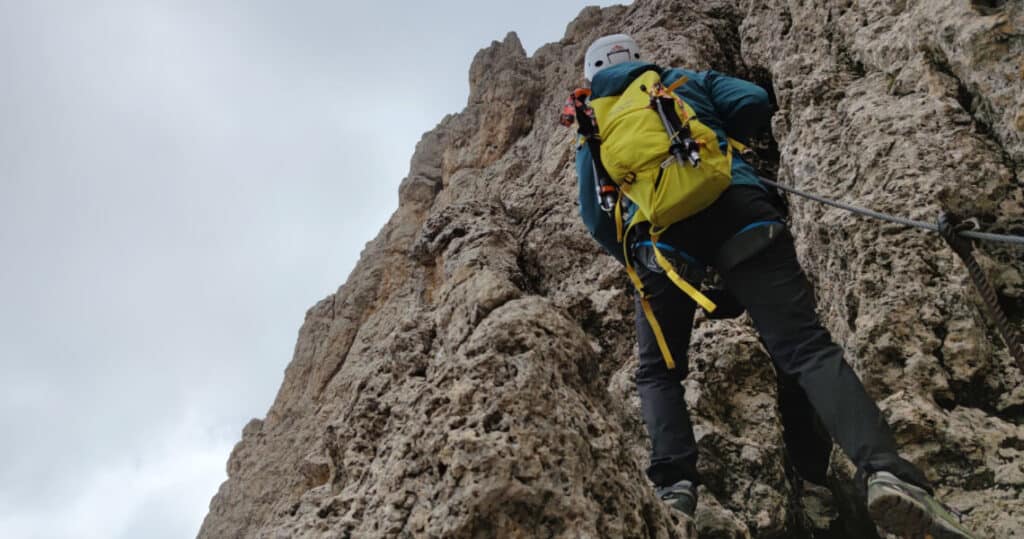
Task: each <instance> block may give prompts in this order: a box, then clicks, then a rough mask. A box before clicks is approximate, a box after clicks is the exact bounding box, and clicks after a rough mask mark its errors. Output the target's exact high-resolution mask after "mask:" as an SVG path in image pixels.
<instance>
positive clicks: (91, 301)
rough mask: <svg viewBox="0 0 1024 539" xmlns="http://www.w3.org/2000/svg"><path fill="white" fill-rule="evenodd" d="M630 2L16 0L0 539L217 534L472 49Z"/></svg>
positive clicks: (6, 196) (0, 169)
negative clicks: (250, 445)
mask: <svg viewBox="0 0 1024 539" xmlns="http://www.w3.org/2000/svg"><path fill="white" fill-rule="evenodd" d="M612 3H617V2H610V1H590V2H581V1H569V0H519V1H516V2H480V1H450V2H445V1H440V2H411V1H410V2H402V3H392V2H373V1H363V2H349V1H346V0H338V1H314V0H304V1H295V2H284V1H276V2H271V1H266V0H262V1H253V0H248V1H244V2H243V1H212V0H208V1H172V0H164V1H162V2H151V1H145V0H90V1H84V0H82V1H72V0H68V1H55V0H32V1H29V0H0V368H2V372H0V433H2V436H3V443H2V444H0V463H2V464H0V537H5V538H7V537H11V538H58V537H59V538H64V537H75V538H90V537H97V538H118V537H124V538H161V537H168V538H170V537H174V538H179V537H191V536H194V535H195V533H196V532H197V531H198V529H199V525H200V523H201V521H202V518H203V516H204V515H205V514H206V510H207V506H208V503H209V500H210V498H211V497H212V496H213V494H214V493H215V492H216V489H217V487H218V485H219V484H220V483H221V482H222V481H223V480H224V479H225V478H226V475H225V471H224V469H225V464H226V462H227V458H228V454H229V452H230V450H231V448H232V446H233V445H234V443H235V442H236V441H237V440H238V439H239V438H240V435H241V428H242V426H243V425H244V424H245V423H246V422H247V421H248V420H249V419H250V418H252V417H263V415H264V414H265V413H266V411H267V408H268V407H269V406H270V404H271V402H272V400H273V397H274V395H275V393H276V391H277V388H278V386H279V385H280V384H281V381H282V377H283V371H284V368H285V366H286V365H287V363H288V361H289V360H290V359H291V355H292V348H293V346H294V344H295V338H296V334H297V331H298V328H299V326H300V325H301V323H302V319H303V315H304V313H305V310H306V309H307V308H308V307H309V306H311V305H312V304H313V303H315V302H316V301H318V300H319V299H321V298H323V297H324V296H326V295H327V294H330V293H332V292H333V291H335V290H336V289H337V287H338V286H339V285H341V284H342V283H343V282H344V281H345V279H346V278H347V276H348V274H349V272H350V271H351V269H352V267H353V265H354V264H355V261H356V259H357V257H358V255H359V252H360V250H361V249H362V248H363V245H364V244H365V243H366V242H367V241H369V240H370V239H371V238H372V237H373V236H374V235H375V234H376V232H377V230H378V229H379V228H380V226H381V225H382V224H383V223H384V222H385V221H386V220H387V218H388V216H390V214H391V213H392V212H393V211H394V209H395V207H396V205H397V201H398V197H397V187H398V183H399V182H400V181H401V179H402V177H403V176H404V175H405V173H406V172H407V171H408V164H409V158H410V157H411V156H412V151H413V147H414V145H415V143H416V141H417V140H419V137H420V135H421V134H422V133H423V132H424V131H427V130H429V129H431V128H432V127H433V126H434V125H436V123H437V122H438V121H439V120H440V119H441V118H442V117H443V116H444V115H445V114H447V113H451V112H457V111H459V110H461V109H462V107H463V106H464V105H465V101H466V96H467V94H468V82H467V75H468V69H469V64H470V61H471V60H472V57H473V54H474V53H475V52H476V51H477V50H479V49H480V48H482V47H485V46H487V45H488V44H489V43H490V42H491V41H492V40H495V39H499V40H500V39H502V38H503V37H504V35H505V33H506V32H507V31H509V30H514V31H516V32H517V33H518V34H519V36H520V38H521V39H522V41H523V43H524V45H525V47H526V49H527V52H528V53H532V52H533V51H534V50H535V49H536V48H537V47H539V46H540V45H542V44H544V43H547V42H550V41H555V40H558V39H559V38H561V37H562V35H563V32H564V30H565V26H566V24H567V23H568V22H569V21H571V20H572V18H573V17H575V15H576V14H577V13H578V12H579V10H580V9H582V7H583V6H584V5H586V4H600V5H609V4H612ZM357 189H358V191H357Z"/></svg>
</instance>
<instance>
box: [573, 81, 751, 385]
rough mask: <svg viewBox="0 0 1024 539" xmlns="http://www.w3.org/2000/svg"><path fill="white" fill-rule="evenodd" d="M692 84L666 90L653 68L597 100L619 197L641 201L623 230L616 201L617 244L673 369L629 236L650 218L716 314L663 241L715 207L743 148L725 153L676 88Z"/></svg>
mask: <svg viewBox="0 0 1024 539" xmlns="http://www.w3.org/2000/svg"><path fill="white" fill-rule="evenodd" d="M685 82H686V78H685V77H681V78H680V79H679V80H677V81H675V82H674V83H673V84H672V85H671V86H668V87H666V86H665V85H663V84H662V82H661V76H660V75H659V74H658V72H657V71H646V72H644V73H643V74H641V75H640V76H639V77H637V78H636V79H635V80H633V82H632V83H630V85H629V86H628V87H627V88H626V90H625V91H623V92H622V93H621V94H619V95H614V96H607V97H599V98H595V99H593V100H591V101H590V105H591V107H593V110H594V117H595V119H596V120H597V122H596V123H597V125H598V128H599V130H600V160H601V163H602V164H603V165H604V168H605V170H607V172H608V176H609V177H610V178H611V179H612V181H613V182H615V183H616V184H617V185H618V186H619V192H620V194H621V195H624V196H626V197H627V198H629V200H631V201H632V202H633V203H634V204H636V206H637V211H636V214H635V216H634V218H633V219H632V220H631V221H630V222H629V224H628V226H626V227H625V230H624V224H623V222H622V212H621V204H616V205H615V225H616V231H617V236H618V241H619V242H620V243H622V247H623V252H624V255H625V260H626V271H627V272H628V273H629V277H630V279H631V280H632V282H633V285H634V286H635V287H636V289H637V291H638V292H639V294H640V299H641V304H642V305H643V309H644V314H645V315H646V316H647V320H648V322H649V323H650V325H651V329H652V330H653V331H654V334H655V337H656V338H657V340H658V345H659V347H660V348H661V352H662V356H663V357H664V358H665V363H666V364H667V365H668V367H669V368H670V369H671V368H674V367H675V363H674V361H673V360H672V355H671V354H670V353H669V350H668V345H667V344H666V342H665V339H664V336H663V334H662V331H661V327H660V325H659V324H658V321H657V320H656V319H655V317H654V313H653V311H652V310H651V307H650V304H649V303H648V301H647V298H646V294H645V292H644V288H643V283H642V282H641V280H640V277H639V276H638V275H637V274H636V271H635V270H634V269H633V266H632V264H631V262H630V256H629V253H628V246H627V245H626V243H627V242H625V241H623V238H624V237H627V236H628V234H629V230H630V229H632V227H634V226H636V225H637V224H638V223H643V222H649V223H650V236H651V243H652V246H653V250H654V255H655V259H656V260H657V262H658V266H659V267H661V269H662V270H663V271H664V272H665V274H666V275H667V276H668V277H669V279H671V280H672V282H674V283H675V284H676V286H678V287H679V288H680V289H682V290H683V292H685V293H686V294H687V295H689V296H690V297H691V298H693V300H694V301H696V302H697V304H698V305H700V306H701V307H703V308H704V309H705V310H707V311H708V312H711V311H714V310H715V304H714V303H713V302H711V300H709V299H708V298H707V297H706V296H704V294H701V292H700V291H699V290H697V288H695V287H694V286H692V285H691V284H690V283H688V282H686V280H685V279H683V278H682V277H681V276H680V275H679V274H678V273H677V272H676V270H675V269H674V268H673V267H672V265H671V264H670V263H669V261H668V260H667V259H666V258H665V257H664V255H662V253H661V251H659V250H658V247H657V245H658V238H659V237H660V236H661V234H663V233H664V232H665V230H666V229H667V228H668V227H669V226H671V225H672V224H673V223H676V222H678V221H681V220H683V219H686V218H687V217H690V216H691V215H694V214H696V213H697V212H699V211H701V210H703V209H704V208H706V207H708V206H709V205H710V204H711V203H712V202H714V201H715V199H717V198H718V197H719V195H721V194H722V192H723V191H725V189H726V188H727V187H729V184H730V182H731V181H732V151H733V147H736V148H737V149H738V150H740V151H742V149H743V148H742V145H740V144H739V143H738V142H736V141H733V140H732V139H730V140H729V141H728V142H729V144H728V146H727V149H726V151H725V152H724V153H723V152H722V151H721V149H720V146H719V140H718V136H717V135H716V134H715V132H714V131H713V130H712V129H711V128H709V127H708V126H707V125H705V124H703V123H701V121H700V120H699V119H698V118H697V117H696V114H694V111H693V108H691V107H690V105H688V104H687V103H686V102H685V101H683V100H682V99H681V98H679V96H677V95H676V94H675V89H676V88H678V87H679V86H681V85H682V84H684V83H685ZM659 100H660V103H661V105H660V106H663V107H664V106H669V107H671V108H672V111H664V112H666V113H668V114H667V115H668V116H671V115H672V114H673V113H674V115H675V118H676V119H677V121H678V124H677V125H676V126H672V125H671V124H670V123H669V122H667V121H666V120H665V116H666V114H661V113H659V111H658V110H657V107H658V106H659V105H658V104H657V101H659ZM670 133H671V134H670ZM683 138H686V139H687V141H688V143H689V146H688V148H689V150H690V151H691V152H692V157H691V156H689V155H688V156H687V157H688V160H689V162H687V163H684V162H682V161H683V160H684V158H683V155H684V154H681V153H680V152H678V151H674V150H678V147H679V144H678V143H679V141H680V140H682V139H683ZM674 143H675V144H674Z"/></svg>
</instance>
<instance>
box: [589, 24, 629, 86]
mask: <svg viewBox="0 0 1024 539" xmlns="http://www.w3.org/2000/svg"><path fill="white" fill-rule="evenodd" d="M639 59H640V45H637V44H636V41H633V38H631V37H629V36H627V35H626V34H613V35H610V36H604V37H599V38H597V40H596V41H594V42H593V43H591V44H590V47H589V48H587V54H586V56H585V57H584V58H583V76H584V77H585V78H586V79H587V80H594V75H596V74H597V72H598V71H601V70H602V69H604V68H606V67H608V66H610V65H615V64H621V63H622V62H635V61H637V60H639Z"/></svg>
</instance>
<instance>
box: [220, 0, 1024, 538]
mask: <svg viewBox="0 0 1024 539" xmlns="http://www.w3.org/2000/svg"><path fill="white" fill-rule="evenodd" d="M619 31H625V32H629V33H631V34H632V35H633V36H634V37H635V38H637V40H638V41H640V42H641V43H643V44H644V45H645V46H646V47H647V50H648V52H649V54H650V56H651V58H653V59H654V60H655V61H656V62H658V63H661V64H664V65H670V64H671V65H684V66H687V67H691V68H696V69H707V68H714V69H717V70H720V71H724V72H726V73H729V74H733V75H736V76H740V77H744V78H748V79H751V80H754V81H757V82H758V83H760V84H762V85H764V86H765V87H768V88H770V89H771V90H772V93H773V96H774V98H775V99H776V101H777V104H778V111H777V112H776V113H775V116H774V119H773V125H772V132H773V133H772V134H773V136H774V141H767V140H766V142H765V143H764V144H762V146H764V147H763V148H762V149H763V150H764V151H763V152H762V154H763V155H765V156H767V159H766V161H765V163H763V166H764V168H763V169H764V170H766V171H775V170H777V174H778V178H779V179H780V181H783V182H785V183H789V184H793V185H797V186H799V187H802V188H805V189H808V190H810V191H813V192H816V193H820V194H822V195H826V196H830V197H834V198H839V199H842V200H844V201H848V202H851V203H854V204H857V205H861V206H867V207H871V208H874V209H877V210H880V211H886V212H890V213H895V214H899V215H903V216H907V217H912V218H915V219H920V220H933V219H934V218H935V217H936V216H937V214H938V212H939V211H940V209H942V208H946V209H952V210H956V211H958V212H959V213H961V214H965V215H969V216H975V217H978V218H979V219H980V220H981V222H982V223H983V225H984V226H985V228H986V229H987V230H991V231H994V232H1003V233H1015V234H1022V233H1024V191H1022V183H1021V171H1022V170H1024V63H1022V58H1024V8H1022V6H1021V4H1020V3H1019V2H1013V1H1010V2H1005V1H994V0H988V1H981V0H978V1H974V2H969V1H967V0H934V1H929V2H906V1H902V0H901V1H892V0H859V1H857V2H850V1H847V0H816V1H805V2H793V1H789V0H757V1H754V0H740V1H738V2H727V1H720V0H703V1H700V2H697V1H695V0H637V2H635V3H634V4H633V5H631V6H628V7H612V8H606V9H597V8H587V9H585V10H584V11H583V12H581V13H580V15H579V17H578V18H577V19H576V20H575V21H573V22H572V23H571V24H569V26H568V28H567V30H566V35H565V37H564V38H563V39H562V40H561V41H560V42H558V43H553V44H549V45H547V46H545V47H542V48H541V49H540V50H538V51H537V53H536V54H535V55H534V56H533V57H527V56H526V54H525V52H524V51H523V48H522V45H521V44H520V43H519V41H518V39H517V38H516V36H515V35H514V34H509V35H508V36H506V37H505V39H504V40H503V41H501V42H494V43H493V44H492V45H491V46H490V47H488V48H487V49H484V50H482V51H480V53H478V54H477V56H476V58H475V59H474V61H473V64H472V67H471V69H470V85H471V92H470V98H469V103H468V105H467V107H466V109H465V110H464V111H463V112H461V113H459V114H456V115H452V116H448V117H446V118H445V119H444V120H442V121H441V123H440V124H439V125H438V127H437V128H436V129H434V130H433V131H431V132H429V133H427V134H426V135H424V137H423V139H422V141H421V142H420V143H419V145H418V146H417V149H416V153H415V155H414V156H413V159H412V163H411V167H410V171H409V175H408V177H407V178H406V179H405V180H404V181H403V182H402V185H401V187H400V207H399V209H398V211H397V212H396V213H395V214H394V216H393V217H392V218H391V220H390V221H389V222H388V224H387V225H386V226H385V227H384V228H383V230H381V232H380V234H379V235H378V237H377V238H376V239H375V240H374V241H372V242H371V243H369V244H368V245H367V247H366V249H365V251H364V252H363V255H362V258H361V260H360V262H359V264H358V265H357V267H356V269H355V271H354V272H353V273H352V276H351V278H350V279H349V281H348V282H347V283H346V284H345V285H344V286H342V287H341V288H340V289H339V290H338V292H337V293H336V294H333V295H331V296H329V297H327V298H326V299H324V300H323V301H321V302H319V303H318V304H317V305H315V306H314V307H313V308H311V309H310V310H309V312H308V313H307V316H306V321H305V324H304V325H303V327H302V330H301V331H300V335H299V339H298V343H297V345H296V348H295V356H294V358H293V360H292V362H291V364H290V365H289V367H288V369H287V371H286V373H285V379H284V383H283V384H282V386H281V389H280V392H279V393H278V395H277V398H276V400H275V402H274V404H273V406H272V407H271V408H270V410H269V411H268V413H267V416H266V418H265V419H263V420H257V419H254V420H252V421H251V422H250V423H249V424H248V425H246V427H245V429H244V430H243V434H242V440H241V441H240V442H239V443H238V445H237V446H236V447H235V450H234V452H233V453H232V455H231V458H230V460H229V462H228V474H229V478H228V480H227V481H226V482H225V483H224V484H223V485H222V486H221V488H220V491H219V492H218V493H217V495H216V496H215V497H214V498H213V500H212V502H211V504H210V513H209V514H208V516H207V517H206V520H205V522H204V523H203V527H202V530H201V531H200V537H209V538H221V537H274V538H277V537H395V536H397V537H442V536H443V537H467V538H468V537H492V536H494V537H659V538H661V537H666V538H667V537H687V536H688V535H687V532H686V530H684V529H682V528H681V527H680V526H678V525H677V523H675V522H674V521H673V520H672V516H671V515H670V514H669V513H668V512H667V511H666V510H665V509H664V508H662V506H661V505H660V503H659V502H658V501H657V500H656V499H655V496H654V494H653V491H652V489H651V488H650V486H649V485H648V483H647V481H646V479H645V477H644V475H643V472H642V470H643V467H644V466H645V465H646V462H645V461H646V452H647V446H646V444H647V440H646V435H645V433H644V429H643V425H642V424H641V422H640V419H639V412H638V401H637V397H636V392H635V389H634V388H633V382H632V371H633V369H634V368H635V365H636V357H635V350H634V330H633V316H634V315H633V312H632V302H631V296H630V286H629V284H628V281H627V279H625V277H624V274H623V272H622V271H621V269H620V268H619V267H618V265H617V263H616V262H615V261H614V260H613V259H612V258H610V257H608V256H606V255H603V254H601V252H600V251H599V249H598V248H597V246H596V244H595V243H594V242H592V241H591V240H590V238H589V237H588V235H587V233H586V231H585V230H584V228H583V226H582V224H581V223H580V222H579V219H578V217H577V215H576V212H577V210H576V207H575V206H574V201H575V196H576V195H575V177H574V176H575V175H574V170H573V168H574V167H573V149H572V145H571V144H572V138H573V136H572V133H571V132H570V130H567V129H564V128H562V127H560V126H558V125H557V122H556V118H557V109H558V107H559V105H560V104H561V101H562V100H563V99H564V95H565V94H566V93H567V91H568V90H570V89H571V88H573V87H575V86H576V85H577V84H578V78H579V71H580V68H579V66H580V65H581V63H582V57H583V51H584V49H585V47H586V45H587V44H588V43H589V42H590V41H591V40H593V39H595V38H596V37H598V36H600V35H603V34H607V33H613V32H619ZM789 201H790V203H791V208H792V214H793V215H792V229H793V231H794V235H795V236H796V238H797V242H798V247H799V252H800V256H801V259H802V261H803V263H804V265H805V268H806V270H807V272H808V274H809V275H810V276H811V278H812V280H813V281H814V282H815V284H816V287H817V292H818V296H819V310H820V313H821V316H822V319H823V321H824V322H825V324H826V326H827V327H828V328H829V329H830V330H831V331H832V333H833V335H834V337H835V339H836V340H837V342H839V343H840V344H842V345H843V346H844V347H845V348H846V350H848V352H849V355H848V359H849V361H850V362H851V364H852V365H853V366H854V368H855V369H856V370H857V372H858V374H859V375H860V376H861V377H862V379H863V380H864V381H865V384H866V386H867V388H868V390H869V392H870V393H871V394H872V395H873V396H875V397H876V398H877V399H878V400H879V402H880V406H881V407H882V409H883V410H884V411H885V413H886V415H887V416H888V417H889V419H890V421H891V422H892V424H893V426H894V429H895V430H896V433H897V436H898V439H899V441H900V442H901V444H902V447H903V448H904V452H905V456H907V457H908V458H910V459H911V460H913V461H914V462H916V463H918V464H920V465H921V466H922V467H923V468H924V469H925V470H926V471H927V473H928V475H929V478H930V479H932V480H933V481H934V482H935V484H936V485H937V486H938V491H939V493H940V494H941V495H942V496H943V498H944V499H945V500H946V501H948V502H949V503H951V504H952V505H953V506H955V507H957V508H959V509H960V510H961V511H963V512H965V513H966V522H967V523H968V524H969V525H970V526H972V527H973V528H974V529H975V530H976V531H977V532H978V534H979V536H981V537H999V538H1003V537H1021V536H1022V535H1021V534H1022V532H1021V530H1024V426H1022V423H1024V373H1021V372H1020V371H1019V370H1018V369H1017V368H1016V367H1015V366H1014V364H1013V362H1012V360H1011V358H1010V357H1009V355H1008V354H1007V352H1006V349H1005V346H1003V344H1002V343H1001V342H1000V341H999V340H998V338H997V337H995V336H994V335H995V334H994V332H993V331H992V328H991V327H990V326H989V325H988V323H987V321H986V320H985V319H984V317H983V316H982V315H981V314H980V310H979V305H978V303H977V300H976V299H975V298H976V294H975V292H974V290H973V289H972V288H971V283H970V281H969V279H968V278H967V273H966V271H965V270H964V268H963V267H962V265H961V264H960V263H959V261H958V260H957V259H956V258H955V256H954V255H953V254H952V252H951V251H949V250H948V249H946V248H945V247H944V245H943V244H942V243H941V241H940V240H939V239H938V238H937V236H934V235H929V234H925V233H922V232H920V231H913V230H908V229H905V228H902V227H898V226H894V225H886V224H881V223H879V222H876V221H868V220H864V219H861V218H856V217H852V216H851V215H849V214H847V213H845V212H842V211H839V210H834V209H829V208H826V207H823V206H821V205H818V204H815V203H811V202H807V201H804V200H801V199H795V198H790V200H789ZM983 252H984V255H983V256H982V258H983V263H984V264H985V266H986V268H988V269H989V272H990V275H991V277H992V279H993V281H994V283H995V285H996V288H997V289H998V291H999V294H1000V299H1001V301H1002V302H1003V304H1004V307H1005V308H1006V310H1007V312H1008V313H1009V314H1010V317H1011V319H1012V320H1013V321H1014V323H1016V324H1017V325H1018V327H1019V326H1021V325H1022V318H1024V277H1022V272H1024V263H1022V258H1024V256H1022V253H1021V252H1020V251H1019V250H1018V251H1016V252H1015V251H1014V250H1013V249H1012V248H1011V247H1006V246H999V245H995V244H986V245H984V246H983ZM696 326H697V327H696V329H695V331H694V338H693V347H692V352H691V354H692V359H691V365H692V374H691V375H690V377H689V379H688V380H687V381H686V382H685V386H686V389H687V399H688V402H689V404H690V407H691V410H692V413H693V416H694V420H695V422H696V430H697V435H698V440H699V445H700V451H701V459H702V460H701V469H702V473H703V474H704V476H705V477H706V480H707V485H706V487H702V498H701V504H700V508H699V511H698V515H697V516H698V519H697V520H698V527H699V529H700V536H701V537H712V538H718V537H723V538H726V537H727V538H733V537H736V538H741V537H757V538H762V537H763V538H767V537H789V538H801V537H821V538H824V537H830V538H839V537H844V538H846V537H848V538H863V537H872V536H874V535H875V532H874V529H873V527H872V526H870V524H869V523H867V522H866V521H865V520H864V516H863V511H862V508H861V507H860V503H861V502H859V501H858V499H857V497H856V495H855V493H854V492H853V490H852V489H851V488H850V487H849V481H848V479H849V477H850V475H851V470H850V465H849V463H848V462H847V461H846V460H845V457H842V456H841V455H839V454H838V452H836V453H835V454H834V455H833V463H832V467H831V472H830V478H831V479H830V481H831V484H832V487H833V488H832V494H831V495H830V494H828V493H827V492H824V491H823V489H811V488H807V487H805V486H804V483H803V482H802V481H800V480H799V478H798V477H797V476H796V475H795V473H794V472H793V469H792V466H791V464H790V463H789V462H788V460H787V456H786V452H785V449H784V447H783V443H782V431H781V427H780V426H779V421H778V409H777V406H776V404H775V397H776V384H775V381H774V373H773V370H772V368H771V366H770V363H769V361H768V358H767V355H766V353H765V352H764V351H763V349H762V348H761V346H760V344H759V343H758V340H757V336H756V334H755V332H754V331H753V330H752V328H751V327H750V326H749V321H747V320H745V319H743V318H741V319H738V320H733V321H709V320H704V319H702V318H700V317H698V320H697V321H696ZM830 497H831V498H833V499H831V500H829V498H830Z"/></svg>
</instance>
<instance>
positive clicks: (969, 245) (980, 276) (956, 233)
mask: <svg viewBox="0 0 1024 539" xmlns="http://www.w3.org/2000/svg"><path fill="white" fill-rule="evenodd" d="M761 181H763V182H764V183H766V184H768V185H771V186H773V187H775V188H777V189H781V190H783V191H786V192H789V193H793V194H796V195H799V196H802V197H804V198H807V199H810V200H813V201H815V202H820V203H822V204H825V205H827V206H832V207H834V208H839V209H842V210H846V211H849V212H851V213H855V214H859V215H864V216H867V217H873V218H875V219H880V220H883V221H888V222H890V223H896V224H900V225H905V226H909V227H914V228H919V229H922V230H928V231H931V232H938V233H939V235H940V236H942V239H944V240H945V241H946V243H947V244H949V247H950V248H951V249H952V250H953V252H954V253H956V255H957V256H958V257H959V258H960V260H962V261H963V262H964V265H965V266H966V267H967V272H968V274H970V276H971V280H972V281H973V282H974V286H975V287H976V288H977V289H978V293H979V294H981V298H982V300H983V302H984V304H985V312H986V314H987V315H988V316H989V318H990V319H991V320H992V321H993V322H994V323H995V325H996V327H997V328H998V330H999V334H1000V336H1001V337H1002V338H1003V341H1004V342H1005V343H1006V347H1007V349H1008V351H1009V353H1010V356H1011V357H1012V358H1014V359H1015V360H1016V361H1017V368H1018V369H1020V370H1021V371H1022V372H1024V338H1022V337H1021V335H1020V332H1018V331H1017V329H1016V328H1015V327H1013V326H1012V325H1011V324H1010V321H1009V319H1007V317H1006V313H1005V312H1004V311H1003V308H1002V306H1000V305H999V298H998V296H997V295H996V290H995V288H994V287H993V286H992V283H991V282H990V281H989V279H988V276H987V275H986V274H985V271H984V270H983V269H982V268H981V265H979V264H978V261H977V259H975V258H974V243H973V242H972V241H971V240H985V241H995V242H1001V243H1009V244H1011V245H1019V246H1024V236H1012V235H1006V234H990V233H987V232H977V231H974V230H971V228H974V227H975V226H977V223H975V222H973V221H961V220H960V219H959V218H957V217H956V216H954V215H951V214H949V213H946V212H943V213H942V214H940V215H939V219H938V222H936V223H926V222H924V221H914V220H912V219H905V218H902V217H897V216H895V215H890V214H887V213H882V212H877V211H874V210H869V209H867V208H860V207H857V206H852V205H850V204H844V203H842V202H838V201H835V200H831V199H828V198H825V197H822V196H818V195H815V194H812V193H807V192H805V191H801V190H799V189H796V188H794V187H790V186H788V185H783V184H781V183H777V182H774V181H772V180H769V179H767V178H764V177H762V178H761Z"/></svg>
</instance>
